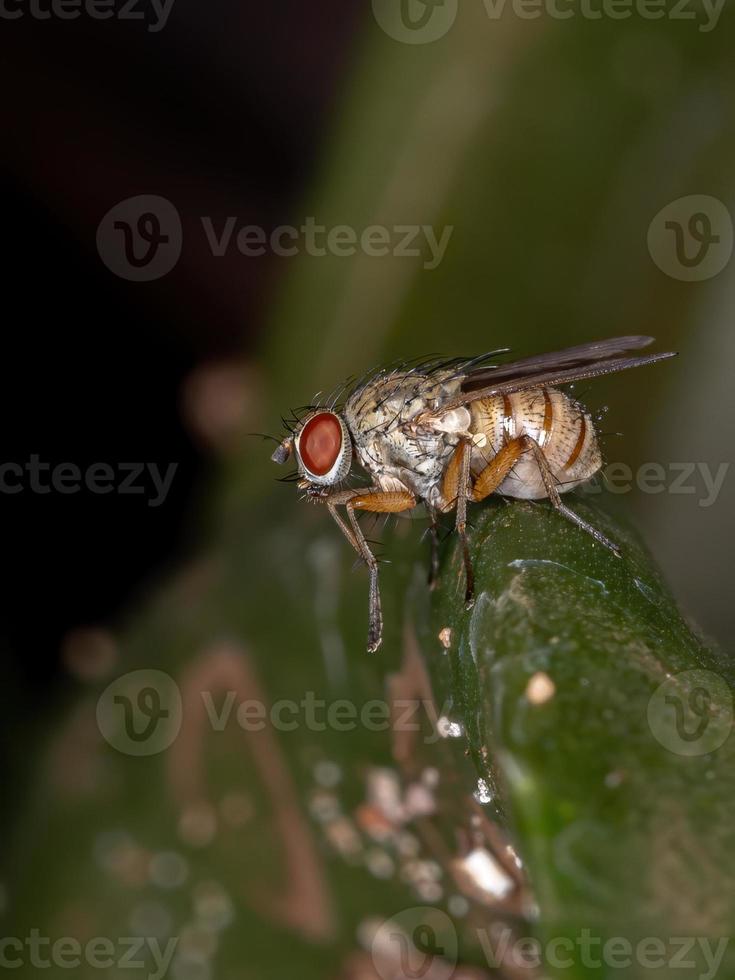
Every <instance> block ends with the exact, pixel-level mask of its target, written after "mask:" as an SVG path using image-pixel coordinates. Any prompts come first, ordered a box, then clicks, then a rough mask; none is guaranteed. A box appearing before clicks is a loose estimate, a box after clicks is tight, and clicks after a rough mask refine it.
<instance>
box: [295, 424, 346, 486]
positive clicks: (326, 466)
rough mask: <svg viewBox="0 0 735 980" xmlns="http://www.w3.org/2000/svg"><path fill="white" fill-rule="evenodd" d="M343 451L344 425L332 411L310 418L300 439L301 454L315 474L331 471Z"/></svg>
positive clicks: (307, 467)
mask: <svg viewBox="0 0 735 980" xmlns="http://www.w3.org/2000/svg"><path fill="white" fill-rule="evenodd" d="M341 452H342V426H341V425H340V424H339V419H338V418H337V416H336V415H332V413H331V412H322V413H321V414H320V415H315V416H314V418H313V419H309V421H308V422H307V423H306V425H305V426H304V428H303V431H302V432H301V438H300V439H299V455H300V456H301V460H302V462H303V464H304V466H305V467H306V469H307V470H308V471H309V472H310V473H313V474H314V476H324V475H325V474H327V473H329V471H330V470H331V469H332V467H333V466H334V464H335V463H336V462H337V459H338V458H339V454H340V453H341Z"/></svg>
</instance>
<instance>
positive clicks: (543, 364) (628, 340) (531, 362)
mask: <svg viewBox="0 0 735 980" xmlns="http://www.w3.org/2000/svg"><path fill="white" fill-rule="evenodd" d="M651 343H653V337H612V338H611V339H609V340H596V341H592V342H591V343H587V344H580V345H579V346H577V347H567V348H566V349H565V350H559V351H551V352H549V353H547V354H536V355H535V356H534V357H524V358H523V359H522V360H520V361H512V362H511V363H510V364H499V365H494V366H493V365H484V366H482V367H479V368H477V369H473V370H471V371H469V372H468V374H467V377H466V379H465V381H464V382H463V384H462V388H463V390H465V391H469V390H471V389H472V388H485V387H487V385H492V384H499V383H500V382H501V381H508V380H518V379H520V378H525V377H529V376H530V375H538V374H547V373H548V372H550V371H562V370H568V369H570V368H574V367H584V366H588V365H590V364H596V363H599V362H600V361H606V360H611V359H613V358H619V357H621V356H622V355H624V354H628V353H630V351H635V350H640V349H641V348H642V347H648V345H649V344H651Z"/></svg>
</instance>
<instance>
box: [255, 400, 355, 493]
mask: <svg viewBox="0 0 735 980" xmlns="http://www.w3.org/2000/svg"><path fill="white" fill-rule="evenodd" d="M292 455H293V456H294V457H295V459H296V465H297V467H298V473H299V477H300V479H299V481H298V485H299V487H300V488H301V489H302V490H306V492H307V494H309V495H310V496H321V495H323V494H324V493H325V491H326V489H327V487H332V486H335V485H336V484H338V483H340V482H341V481H342V480H344V478H345V477H346V476H347V474H348V473H349V471H350V467H351V465H352V440H351V438H350V433H349V430H348V428H347V425H346V424H345V421H344V419H343V418H342V416H341V415H339V414H338V413H337V412H333V411H331V410H329V409H316V410H315V411H312V412H311V413H310V414H309V415H307V416H306V417H305V418H304V419H302V420H301V421H300V422H299V423H298V425H297V426H296V428H295V429H294V430H293V432H291V433H290V434H289V435H288V436H287V437H286V438H285V439H284V440H283V442H281V443H280V444H279V446H278V448H277V449H276V451H275V452H274V453H273V455H272V456H271V459H272V460H273V462H274V463H281V464H282V463H285V462H286V461H287V460H289V459H290V458H291V456H292Z"/></svg>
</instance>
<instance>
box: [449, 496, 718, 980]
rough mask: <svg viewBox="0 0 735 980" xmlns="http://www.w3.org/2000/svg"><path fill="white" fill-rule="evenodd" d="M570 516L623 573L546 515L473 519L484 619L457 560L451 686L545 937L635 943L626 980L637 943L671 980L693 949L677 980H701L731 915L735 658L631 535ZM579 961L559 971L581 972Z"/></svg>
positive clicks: (596, 516)
mask: <svg viewBox="0 0 735 980" xmlns="http://www.w3.org/2000/svg"><path fill="white" fill-rule="evenodd" d="M575 506H576V509H577V510H578V512H579V513H580V514H581V515H582V516H583V517H584V518H585V519H586V520H588V521H590V522H592V523H594V524H596V526H598V527H599V528H600V529H601V530H602V531H604V533H605V534H607V535H608V536H609V537H610V538H612V539H613V540H615V541H617V542H620V543H621V544H622V545H623V552H624V554H623V558H622V559H619V558H617V557H616V556H615V555H613V554H611V553H610V552H608V551H606V550H605V549H604V548H601V547H600V546H599V545H598V544H597V543H595V542H594V541H593V540H592V539H591V538H590V537H589V536H587V535H585V534H584V533H583V532H581V531H580V530H578V529H577V528H576V527H574V526H572V525H571V524H569V523H568V522H567V521H565V520H564V519H563V518H562V517H560V516H559V515H557V514H555V513H554V512H553V511H552V510H551V508H550V507H548V506H546V505H538V504H530V503H519V502H515V503H512V504H510V505H502V504H501V505H500V506H489V507H486V508H483V509H481V510H479V511H478V512H476V514H475V527H474V529H473V531H472V535H471V551H472V557H473V561H474V566H475V574H476V580H477V598H476V601H475V603H474V606H473V608H472V609H470V610H467V609H465V607H464V600H463V573H462V563H461V556H460V554H459V550H458V549H457V548H454V549H453V550H452V551H451V553H450V555H449V556H448V558H447V562H446V567H445V569H444V575H445V576H446V579H445V582H444V586H445V588H444V589H442V591H441V592H440V593H439V594H438V595H437V597H436V601H435V607H436V608H435V611H434V613H435V614H434V621H433V628H434V629H435V630H436V629H441V628H444V627H449V628H450V629H451V630H452V643H451V648H450V650H449V651H448V654H447V656H446V658H444V659H445V663H444V667H443V671H442V672H441V676H442V678H443V684H444V685H445V686H446V688H447V689H449V690H451V691H452V696H453V699H454V703H455V705H456V708H457V713H458V715H457V716H458V717H459V718H460V719H461V721H462V723H463V725H464V728H465V731H466V733H467V736H468V739H469V744H470V747H471V751H472V755H473V758H474V760H475V763H476V765H477V768H478V771H479V772H480V773H482V774H483V775H484V778H485V779H486V781H487V783H488V785H489V786H490V787H492V788H493V789H494V790H495V792H496V793H497V804H498V806H499V808H501V809H502V810H503V811H505V813H506V815H507V820H508V822H509V825H510V828H511V830H512V835H513V839H514V841H515V842H516V848H517V850H518V853H519V854H520V855H522V857H523V860H524V862H525V865H526V869H527V872H528V876H529V879H530V882H531V886H532V890H533V894H534V898H535V902H536V903H537V906H538V933H539V936H540V937H541V939H543V940H544V941H548V940H550V939H553V938H554V937H565V936H568V937H570V938H571V939H572V940H576V939H577V937H579V936H580V935H581V934H582V931H583V930H585V929H586V930H589V931H590V932H591V934H592V936H593V937H597V947H596V949H593V950H592V951H591V953H590V956H591V957H592V958H593V959H594V958H595V957H596V958H597V959H599V958H600V957H599V954H600V952H601V943H604V942H605V941H606V940H614V939H615V938H616V937H619V938H621V939H622V940H623V946H624V945H625V943H626V942H627V943H628V944H632V946H633V953H632V956H630V957H629V958H630V959H631V961H632V962H631V967H630V971H629V972H628V973H624V972H623V974H622V975H630V976H639V975H640V976H644V975H645V976H648V975H650V969H645V968H644V965H645V964H644V965H642V964H641V962H640V961H639V960H638V961H637V960H636V954H635V947H636V943H638V942H639V941H641V940H644V939H646V938H651V937H653V939H656V938H657V939H658V940H661V941H662V942H664V943H665V944H666V947H667V954H666V955H667V957H669V960H668V961H667V962H668V964H669V965H667V966H666V968H664V967H662V971H663V973H662V975H667V976H668V975H669V974H668V973H667V969H669V968H670V963H671V959H670V958H671V957H672V955H673V950H675V948H676V943H674V944H673V946H672V940H673V939H675V937H692V946H693V952H692V954H691V956H689V957H683V959H687V960H691V961H692V965H691V971H690V973H687V972H686V971H685V972H683V973H682V974H678V973H677V975H691V976H699V975H702V974H703V973H706V968H705V967H704V966H703V963H705V962H706V961H705V959H703V952H702V950H701V949H700V948H699V946H697V945H696V944H695V937H696V938H697V939H701V941H702V942H705V941H709V940H714V942H713V948H715V947H716V946H717V942H716V940H717V939H719V938H720V937H722V938H723V941H724V940H725V938H726V937H728V936H729V934H730V930H731V927H732V922H733V921H734V919H735V891H734V890H733V888H732V882H733V880H734V878H735V857H734V855H735V827H734V825H733V822H732V821H731V820H730V819H728V818H727V817H726V814H727V813H728V812H729V811H730V810H731V807H732V804H733V801H734V800H735V765H734V762H735V759H734V757H733V756H734V751H733V750H734V744H735V740H733V738H732V737H731V730H732V721H733V700H732V688H733V680H734V674H733V666H732V662H731V661H730V660H729V659H728V658H726V657H725V656H724V655H723V654H721V653H719V652H718V651H716V650H715V649H713V648H712V647H710V646H708V645H706V644H705V643H704V642H703V641H702V640H701V639H700V638H699V637H697V636H696V635H695V634H694V633H692V631H691V629H690V628H689V626H688V625H687V623H686V622H685V621H684V620H683V618H682V616H681V614H680V613H679V612H678V610H677V608H676V606H675V604H674V602H673V600H672V599H671V597H670V595H669V593H668V591H667V590H666V588H665V586H664V584H663V583H662V581H661V578H660V576H659V575H658V573H657V572H656V570H655V568H654V567H653V566H652V564H651V562H650V558H649V557H648V555H647V554H646V552H645V550H644V549H643V547H642V546H641V544H640V541H639V539H638V538H637V536H635V535H633V534H632V533H631V532H630V531H628V530H625V529H624V528H623V527H621V526H620V525H618V524H616V523H614V522H613V521H612V520H611V519H610V518H609V517H607V516H606V515H605V514H604V512H602V511H601V510H599V509H598V508H593V507H591V506H590V505H589V504H587V503H585V504H583V503H581V502H577V503H576V505H575ZM653 939H652V941H653ZM654 947H655V943H654ZM575 948H576V950H577V957H576V966H575V968H574V969H561V970H558V971H553V970H552V972H553V973H554V975H557V973H558V975H559V976H572V975H574V976H588V975H589V972H588V969H587V968H586V967H585V966H584V964H582V963H580V960H579V955H580V947H579V945H577V946H576V947H575ZM652 948H653V947H652ZM654 951H655V949H654ZM562 953H563V950H562ZM618 953H619V955H618V959H619V960H624V959H625V956H624V955H622V954H621V953H620V950H619V951H618ZM561 959H562V960H564V959H565V956H564V955H561ZM657 959H661V957H657V956H656V955H654V956H652V957H651V960H652V961H653V960H657ZM727 962H729V963H730V966H729V967H727V968H722V971H721V972H719V973H718V974H717V975H718V976H730V975H732V973H731V972H728V970H729V971H731V970H732V956H731V951H730V958H729V960H728V961H727ZM695 963H696V966H695V965H694V964H695ZM613 966H614V964H613V965H611V964H610V963H609V962H608V963H607V966H606V967H603V968H602V970H601V971H599V972H597V973H596V974H595V975H602V976H608V975H609V976H619V975H621V971H620V970H619V969H614V968H613Z"/></svg>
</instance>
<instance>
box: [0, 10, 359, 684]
mask: <svg viewBox="0 0 735 980" xmlns="http://www.w3.org/2000/svg"><path fill="white" fill-rule="evenodd" d="M360 8H361V5H360V4H359V3H357V0H328V2H322V3H320V4H319V5H317V6H315V5H311V4H309V5H305V4H302V3H298V2H295V0H287V2H282V3H279V4H270V5H269V4H259V5H248V6H245V5H241V4H237V3H234V2H227V0H224V2H217V3H214V4H211V5H209V6H208V10H207V14H208V16H207V18H206V20H204V21H203V20H202V18H201V16H200V11H199V9H198V6H197V4H196V3H194V2H192V0H176V3H175V5H174V10H173V12H172V15H171V18H170V19H169V22H168V24H167V27H166V29H165V30H163V31H161V32H160V33H157V34H154V33H147V32H146V31H145V30H144V28H143V27H142V26H141V25H140V24H139V23H137V22H131V23H127V24H125V23H122V22H118V21H111V22H98V23H95V22H90V21H89V20H88V19H86V18H84V17H80V18H79V19H78V20H77V21H74V22H63V21H59V20H56V19H51V20H49V21H34V20H32V19H31V18H30V16H25V17H24V18H23V19H21V20H18V21H13V22H5V23H4V24H3V23H0V29H2V30H5V31H6V32H7V33H8V36H9V37H10V35H11V34H12V46H10V47H9V48H8V49H7V51H6V54H7V57H6V59H5V62H4V65H3V68H2V75H0V78H2V85H3V91H4V92H6V93H11V92H12V93H13V94H12V96H9V97H7V98H6V99H4V107H3V110H2V120H3V131H4V133H5V134H6V139H5V141H4V142H5V150H4V169H3V175H2V176H3V179H2V188H3V195H2V197H3V200H2V214H3V230H4V233H3V235H2V249H3V256H2V268H3V271H4V276H3V280H4V290H3V292H4V306H5V336H4V344H3V366H4V370H3V384H2V387H1V389H0V391H1V394H0V398H1V402H0V405H1V407H2V417H3V419H4V420H5V424H4V425H3V440H2V442H3V449H2V459H3V461H13V462H18V463H20V464H21V465H24V464H25V463H26V462H27V461H28V459H29V457H30V454H31V453H36V454H38V455H39V457H40V459H41V461H42V462H46V463H50V464H51V465H52V466H53V465H55V464H58V463H62V462H72V463H75V464H77V465H78V466H80V467H81V468H82V469H84V468H86V467H87V466H89V465H90V464H92V463H96V462H105V463H109V464H111V465H113V466H115V465H116V464H119V463H121V462H125V461H129V462H130V461H140V462H156V463H158V465H159V467H161V468H162V469H164V470H165V468H166V466H167V465H168V464H169V463H171V462H175V463H177V464H178V469H177V471H176V475H175V478H174V481H173V484H172V489H171V492H170V494H169V496H168V497H167V498H166V500H165V503H164V504H163V505H161V506H160V507H157V508H151V507H149V506H148V505H147V501H146V499H144V498H143V497H139V496H133V495H130V496H127V495H120V494H118V493H111V494H107V495H96V494H93V493H91V492H90V491H89V490H86V489H84V488H82V489H81V490H80V491H79V492H78V493H76V494H74V495H61V494H59V493H49V494H46V495H39V494H37V493H33V492H31V490H30V489H25V490H24V491H23V492H22V493H18V494H13V495H8V494H3V495H2V496H1V497H0V537H1V539H2V542H3V550H4V555H5V568H6V584H5V589H4V601H3V616H2V625H1V626H0V635H1V636H2V644H3V646H4V647H5V648H6V654H5V659H6V661H8V663H7V668H8V669H9V670H11V671H13V670H17V671H18V674H19V680H20V682H21V683H22V684H23V686H24V687H26V689H29V688H30V689H33V690H36V691H38V692H48V691H49V689H50V687H51V685H52V684H53V682H54V681H56V680H58V679H59V678H60V676H61V673H60V670H59V656H60V649H61V645H62V641H63V637H64V636H65V634H66V633H67V631H69V630H70V629H72V628H75V627H78V626H80V625H95V624H97V623H110V622H112V621H114V620H115V618H116V617H117V616H119V615H120V614H121V612H123V611H124V610H125V609H126V608H127V606H128V604H129V602H130V601H131V599H132V597H133V596H134V595H135V594H136V592H137V590H138V589H139V588H140V583H141V582H145V581H146V580H147V579H148V578H149V576H150V574H151V572H152V571H153V570H155V569H158V568H160V567H161V565H162V563H164V562H165V563H170V562H173V561H175V560H176V559H177V558H179V557H181V555H182V554H184V553H186V552H187V550H188V549H190V548H191V547H193V546H194V543H193V542H192V541H191V540H190V539H189V538H188V537H187V535H186V534H185V532H184V524H185V521H186V518H187V516H191V515H192V510H194V509H196V507H197V501H198V496H197V494H198V491H199V490H201V488H202V487H203V486H204V485H205V483H206V479H207V476H208V473H209V467H210V464H211V461H212V460H211V454H210V453H209V452H208V451H207V447H206V446H205V445H203V444H202V441H201V440H197V439H196V438H195V435H194V434H193V433H192V430H191V426H187V425H186V419H185V418H184V417H183V413H182V412H181V410H180V406H181V391H182V385H183V384H184V382H185V379H186V378H187V377H188V376H189V375H190V373H191V372H192V370H194V369H195V368H196V366H197V365H201V364H207V363H209V362H212V361H215V362H217V361H219V360H220V359H223V358H224V359H226V358H228V357H230V356H232V355H234V354H235V353H237V354H240V353H242V352H243V349H244V353H245V355H247V354H248V352H250V351H251V350H252V349H253V347H254V345H255V343H256V340H257V338H258V333H259V330H260V329H261V324H262V310H263V306H264V304H266V303H267V301H268V298H269V296H270V294H271V292H272V290H273V289H274V288H276V287H277V283H278V278H279V274H280V270H279V268H278V267H277V263H274V262H273V260H272V258H268V257H266V258H263V259H251V260H250V261H249V262H244V261H242V260H240V261H239V262H238V261H237V259H234V260H233V259H231V258H229V257H223V258H220V259H215V258H213V257H212V256H211V254H207V253H206V252H203V251H197V249H198V248H199V245H200V244H201V239H202V238H203V236H202V235H197V236H196V242H198V243H199V245H198V244H197V243H196V242H195V243H194V244H191V243H192V238H193V236H190V238H189V243H190V244H189V250H188V251H187V245H186V233H185V235H184V240H185V245H184V254H183V257H182V261H181V262H180V263H179V265H178V266H177V268H176V269H175V270H174V271H173V272H172V273H171V274H170V275H168V276H166V277H164V278H163V279H160V280H157V281H154V282H151V283H147V284H143V285H141V284H139V283H130V282H126V281H125V280H123V279H120V278H117V277H116V276H114V275H113V274H112V273H111V272H110V271H109V270H108V269H107V268H106V267H105V266H104V265H103V264H102V262H101V261H100V258H99V255H98V253H97V251H96V247H95V232H96V228H97V225H98V223H99V221H100V219H101V218H102V216H103V215H104V214H105V212H106V211H107V210H108V209H109V208H111V207H112V206H113V205H114V204H116V203H117V202H118V201H120V200H122V199H125V198H127V197H130V196H132V195H135V194H141V193H163V194H164V195H165V196H168V197H170V198H172V199H173V200H175V202H176V205H177V207H178V208H179V210H180V212H181V213H182V215H183V216H184V222H185V225H186V223H187V220H188V221H189V222H190V223H191V225H193V224H194V222H196V221H197V220H198V215H199V214H200V213H201V214H209V213H210V212H211V211H212V203H211V202H212V201H213V200H215V201H219V202H220V203H221V206H222V209H223V213H225V214H230V213H232V214H237V215H238V216H240V217H241V218H242V219H243V221H252V223H260V224H264V225H266V226H269V225H275V224H277V223H278V222H279V221H280V220H283V219H284V216H285V215H287V214H288V212H289V209H290V208H291V207H293V202H294V201H295V200H297V199H298V196H299V194H300V192H301V191H302V189H303V187H304V186H305V185H306V184H307V183H308V181H309V180H310V178H311V176H312V173H313V170H314V167H315V163H316V161H317V159H318V148H319V145H320V138H322V136H323V132H324V129H325V126H326V125H327V122H328V117H329V110H330V105H331V100H332V99H333V98H334V93H335V90H336V89H337V87H338V83H339V80H340V77H341V75H342V73H343V72H344V71H345V69H346V67H347V63H348V59H349V55H350V51H351V49H352V47H353V45H354V44H355V41H356V32H357V28H358V25H359V22H360V18H361V13H360ZM228 38H229V39H231V43H228ZM235 39H237V40H236V42H235ZM200 205H201V206H200ZM185 232H186V228H185ZM233 261H234V266H233V265H232V264H231V263H232V262H233ZM46 480H48V477H46Z"/></svg>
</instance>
